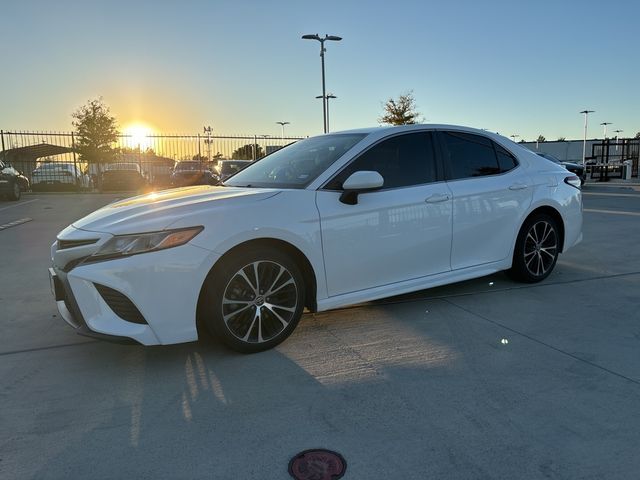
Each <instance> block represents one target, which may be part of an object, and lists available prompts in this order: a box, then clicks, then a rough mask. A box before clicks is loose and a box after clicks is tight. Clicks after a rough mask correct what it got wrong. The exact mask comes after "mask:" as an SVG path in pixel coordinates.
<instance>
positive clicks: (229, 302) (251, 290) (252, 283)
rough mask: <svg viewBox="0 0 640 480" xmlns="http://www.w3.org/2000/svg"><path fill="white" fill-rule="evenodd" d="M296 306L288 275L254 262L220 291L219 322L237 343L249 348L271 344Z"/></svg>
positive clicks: (276, 266)
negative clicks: (220, 312)
mask: <svg viewBox="0 0 640 480" xmlns="http://www.w3.org/2000/svg"><path fill="white" fill-rule="evenodd" d="M297 306H298V286H297V285H296V282H295V279H294V277H293V275H292V274H291V272H289V270H287V269H286V268H285V267H284V266H282V265H280V264H279V263H276V262H273V261H266V260H264V261H256V262H253V263H250V264H248V265H245V266H244V267H242V268H241V269H240V270H238V271H237V272H236V273H235V274H234V275H233V276H232V277H231V280H230V281H229V283H227V286H226V287H225V289H224V294H223V296H222V318H223V320H224V323H225V325H226V327H227V329H228V330H229V331H230V332H231V333H232V334H233V336H234V337H236V338H237V339H239V340H241V341H243V342H247V343H253V344H259V343H263V342H266V341H268V340H271V339H272V338H274V337H276V336H277V335H279V334H280V333H282V331H283V330H285V329H286V328H287V326H288V325H289V323H290V322H291V321H292V320H293V319H294V315H295V312H296V308H297Z"/></svg>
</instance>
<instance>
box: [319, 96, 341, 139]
mask: <svg viewBox="0 0 640 480" xmlns="http://www.w3.org/2000/svg"><path fill="white" fill-rule="evenodd" d="M316 98H324V99H325V101H326V102H327V129H326V130H325V133H327V132H330V131H331V128H330V125H331V124H330V123H329V100H330V99H332V98H338V97H336V96H335V95H334V94H333V93H330V94H328V95H325V96H324V97H323V96H322V95H318V96H317V97H316Z"/></svg>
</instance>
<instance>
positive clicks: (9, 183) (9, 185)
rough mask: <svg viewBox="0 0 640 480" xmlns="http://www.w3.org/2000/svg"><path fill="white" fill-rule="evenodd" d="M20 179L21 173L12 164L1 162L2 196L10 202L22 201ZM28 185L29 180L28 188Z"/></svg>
mask: <svg viewBox="0 0 640 480" xmlns="http://www.w3.org/2000/svg"><path fill="white" fill-rule="evenodd" d="M20 177H21V175H20V173H19V172H18V171H17V170H16V169H15V168H13V167H12V166H11V164H9V163H5V162H3V161H2V160H0V196H3V197H6V198H8V199H9V200H20V192H21V191H22V190H23V188H22V186H21V182H22V180H21V179H20ZM23 178H24V177H23ZM24 179H25V180H27V179H26V178H24ZM28 185H29V180H27V188H28Z"/></svg>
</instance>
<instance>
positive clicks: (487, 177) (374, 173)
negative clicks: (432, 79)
mask: <svg viewBox="0 0 640 480" xmlns="http://www.w3.org/2000/svg"><path fill="white" fill-rule="evenodd" d="M549 185H554V187H553V188H549ZM581 239H582V192H581V191H580V179H579V178H578V177H577V176H575V175H574V174H573V173H571V172H568V171H567V170H566V169H565V168H563V167H561V166H559V165H555V164H553V163H551V162H549V161H547V160H545V159H543V158H540V157H539V156H538V155H536V154H535V153H533V152H531V151H530V150H528V149H526V148H524V147H522V146H520V145H517V144H515V143H513V142H512V141H510V140H508V139H506V138H504V137H501V136H499V135H496V134H492V133H488V132H484V131H481V130H476V129H472V128H466V127H459V126H453V125H405V126H401V127H386V128H380V127H375V128H369V129H361V130H351V131H347V132H337V133H331V134H326V135H320V136H317V137H312V138H308V139H305V140H300V141H299V142H296V143H294V144H292V145H290V146H288V147H285V148H283V149H281V150H278V151H277V152H274V153H272V154H271V155H269V156H267V157H264V158H262V159H260V160H258V161H257V162H255V163H252V164H251V165H249V166H248V167H246V168H245V169H244V170H242V171H240V172H238V173H237V174H235V175H234V176H232V177H231V178H228V179H227V180H226V181H225V182H224V184H223V185H222V186H215V187H211V186H204V185H203V186H194V187H189V188H182V189H172V190H165V191H163V192H156V193H153V194H151V195H142V196H138V197H135V198H130V199H125V200H121V201H119V202H115V203H112V204H110V205H108V206H106V207H103V208H102V209H100V210H98V211H96V212H93V213H91V214H90V215H88V216H86V217H85V218H83V219H81V220H78V221H75V222H73V224H72V225H69V226H68V227H67V228H65V229H64V230H63V231H62V232H60V233H59V234H58V236H57V239H56V242H54V243H53V244H52V246H51V257H52V259H53V268H52V269H50V270H49V274H50V278H51V281H52V283H53V286H54V293H55V299H56V302H57V306H58V311H59V312H60V315H61V317H62V318H63V319H64V320H65V321H66V322H67V323H69V324H70V325H71V326H73V327H75V328H77V329H78V332H81V333H83V334H85V335H90V336H96V337H98V338H107V339H111V340H114V337H120V340H122V339H123V338H122V337H124V339H132V340H135V341H137V342H139V343H142V344H144V345H158V344H171V343H179V342H191V341H194V340H196V339H197V338H198V335H199V334H201V333H202V330H199V329H202V328H204V329H208V330H209V331H210V332H211V333H212V334H213V335H215V336H216V337H217V338H218V339H219V340H221V341H222V342H224V343H225V344H226V345H228V346H229V347H231V348H233V349H236V350H239V351H242V352H257V351H260V350H265V349H268V348H271V347H274V346H275V345H277V344H278V343H280V342H282V341H283V340H284V339H285V338H287V337H288V336H289V335H290V334H291V332H292V331H293V330H294V329H295V327H296V325H297V323H298V321H299V320H300V317H301V315H302V312H303V309H304V308H305V307H306V308H308V309H309V310H311V311H324V310H329V309H332V308H338V307H344V306H347V305H353V304H356V303H362V302H367V301H371V300H375V299H379V298H384V297H388V296H392V295H399V294H404V293H409V292H414V291H417V290H422V289H425V288H430V287H435V286H439V285H445V284H449V283H453V282H459V281H463V280H469V279H471V278H477V277H482V276H485V275H489V274H491V273H494V272H498V271H501V270H507V271H508V272H509V274H510V275H511V276H512V277H513V278H514V279H516V280H519V281H522V282H527V283H534V282H539V281H542V280H544V279H545V278H547V276H548V275H549V274H550V273H551V272H552V271H553V269H554V267H555V266H556V262H557V260H558V256H559V255H560V254H561V253H563V252H566V251H567V250H569V249H570V248H571V247H572V246H573V245H575V244H577V243H578V242H580V241H581Z"/></svg>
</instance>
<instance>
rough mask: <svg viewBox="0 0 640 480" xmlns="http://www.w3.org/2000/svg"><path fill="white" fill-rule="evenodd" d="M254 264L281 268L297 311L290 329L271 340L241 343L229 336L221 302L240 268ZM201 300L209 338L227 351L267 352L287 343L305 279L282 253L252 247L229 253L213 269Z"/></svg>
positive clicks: (301, 305)
mask: <svg viewBox="0 0 640 480" xmlns="http://www.w3.org/2000/svg"><path fill="white" fill-rule="evenodd" d="M256 261H273V262H275V263H279V264H280V265H282V266H284V267H285V268H286V269H287V270H288V271H289V272H290V273H291V276H292V277H293V279H294V281H295V283H296V288H297V291H298V299H297V305H296V311H295V312H294V315H293V317H292V319H291V321H290V322H289V325H288V326H287V327H286V328H285V329H284V330H283V331H282V332H280V333H279V334H278V335H277V336H275V337H274V338H272V339H270V340H268V341H266V342H263V343H259V344H256V343H248V342H243V341H242V340H240V339H239V338H237V337H236V336H235V335H233V333H231V332H230V331H229V329H228V327H227V325H226V323H225V322H224V319H223V318H222V309H221V305H222V298H223V296H224V290H225V288H226V286H227V284H228V283H229V281H230V280H231V278H232V277H233V275H235V274H236V273H237V272H238V271H239V270H240V269H241V268H242V267H244V266H246V265H249V264H251V263H253V262H256ZM203 294H204V297H203V300H202V307H203V308H202V313H203V315H204V317H203V319H202V320H203V323H204V325H205V326H206V328H207V330H209V332H210V333H211V335H212V336H214V337H215V338H217V339H219V340H220V341H222V342H223V343H224V344H225V345H226V346H228V347H229V348H231V349H233V350H235V351H238V352H241V353H255V352H261V351H264V350H268V349H270V348H273V347H275V346H276V345H278V344H280V343H281V342H283V341H284V340H286V339H287V338H288V337H289V336H290V335H291V333H292V332H293V330H295V328H296V326H297V325H298V322H299V321H300V318H301V316H302V311H303V310H304V304H305V286H304V277H303V275H302V272H301V271H300V269H299V268H298V266H297V265H296V263H295V262H294V261H293V260H292V259H291V258H290V257H289V256H288V255H286V254H285V253H284V252H282V251H280V250H277V249H275V248H270V247H253V248H250V249H246V250H241V251H239V252H235V253H231V254H230V255H229V256H228V257H226V258H223V259H221V263H220V265H218V266H217V268H214V269H213V270H212V272H211V273H210V274H209V275H208V277H207V279H206V280H205V288H204V291H203Z"/></svg>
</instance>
